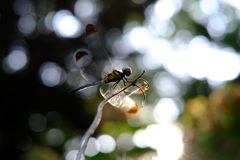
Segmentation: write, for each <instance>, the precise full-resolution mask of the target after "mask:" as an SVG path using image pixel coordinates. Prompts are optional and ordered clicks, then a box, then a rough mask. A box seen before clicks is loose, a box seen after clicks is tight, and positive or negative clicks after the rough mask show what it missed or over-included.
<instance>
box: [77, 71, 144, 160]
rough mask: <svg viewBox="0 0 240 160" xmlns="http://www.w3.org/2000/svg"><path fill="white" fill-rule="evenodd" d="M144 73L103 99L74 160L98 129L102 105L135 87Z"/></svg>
mask: <svg viewBox="0 0 240 160" xmlns="http://www.w3.org/2000/svg"><path fill="white" fill-rule="evenodd" d="M144 73H145V70H144V71H143V72H142V73H141V74H140V75H139V76H138V77H137V78H136V79H134V80H133V81H132V82H131V83H130V84H129V85H128V86H126V87H124V88H123V89H121V90H119V91H118V92H116V93H113V94H112V95H111V96H109V97H108V98H106V99H104V100H103V101H102V102H101V103H100V104H99V105H98V111H97V114H96V116H95V118H94V120H93V122H92V124H91V126H90V127H89V128H88V130H87V132H86V133H85V134H84V136H83V137H82V139H81V141H80V147H79V149H78V154H77V158H76V160H80V159H81V156H82V155H83V154H84V152H85V150H86V147H87V143H88V140H89V138H90V137H91V135H92V134H93V133H94V132H95V130H96V128H97V127H98V125H99V123H100V121H101V118H102V111H103V107H104V105H105V104H106V103H107V102H108V101H109V100H110V99H111V98H113V97H114V96H116V95H118V94H120V93H121V92H123V91H125V90H126V89H128V88H129V87H131V86H135V85H136V83H137V81H138V80H139V78H141V77H142V75H143V74H144Z"/></svg>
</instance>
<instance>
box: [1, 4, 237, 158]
mask: <svg viewBox="0 0 240 160" xmlns="http://www.w3.org/2000/svg"><path fill="white" fill-rule="evenodd" d="M239 19H240V2H238V1H230V0H229V1H227V0H223V1H218V0H210V1H209V0H201V1H194V0H159V1H153V0H78V1H75V0H68V1H64V0H43V1H36V0H13V1H6V0H3V1H1V2H0V63H1V68H0V80H1V83H0V86H1V87H0V89H1V98H0V106H1V107H0V127H1V128H0V150H1V155H0V156H1V158H0V159H2V158H3V157H5V158H4V159H9V160H11V159H13V160H59V159H65V160H73V159H74V157H75V155H76V150H77V149H78V146H79V142H80V139H81V136H82V135H83V134H84V133H85V131H86V130H87V128H88V127H89V126H90V124H91V122H92V120H93V118H94V116H95V113H96V111H97V106H98V104H99V103H100V102H101V101H102V100H103V98H102V96H101V95H100V94H99V92H98V87H93V88H89V89H87V90H84V91H82V92H81V93H77V94H75V95H69V94H68V91H69V90H71V89H73V88H76V87H78V86H80V85H83V84H85V83H88V82H86V81H85V80H84V79H83V78H82V77H81V75H80V73H79V70H78V69H77V67H76V66H75V64H74V63H73V58H72V57H73V53H74V52H75V51H76V50H77V49H78V48H81V47H86V43H85V42H84V38H83V37H84V36H83V35H84V31H85V26H86V25H87V24H89V23H91V24H94V25H96V26H97V27H98V28H99V31H100V35H101V39H102V43H103V46H104V47H105V48H106V50H107V52H108V54H109V55H110V57H111V58H112V61H113V64H114V67H115V68H116V69H121V68H122V67H124V66H129V67H131V68H132V70H133V74H132V75H131V78H135V77H137V76H138V75H139V74H140V73H141V72H142V70H144V69H145V70H146V73H145V75H144V76H143V78H145V79H146V80H148V82H149V84H150V89H149V90H148V91H146V95H147V99H146V104H145V106H144V107H143V108H139V111H138V113H136V114H134V115H130V114H125V113H124V112H122V111H121V110H119V109H118V108H115V107H113V106H111V105H109V104H107V105H106V107H105V108H104V112H103V119H102V121H101V123H100V125H99V127H98V129H97V130H96V132H95V133H94V135H93V137H92V138H91V141H90V142H91V143H90V144H89V147H88V148H87V151H86V156H85V159H86V160H94V159H106V160H108V159H109V160H115V159H117V160H120V159H124V160H133V159H134V160H135V159H136V160H156V159H161V160H162V159H163V160H175V159H182V160H186V159H189V160H192V159H199V160H202V159H204V160H206V159H207V160H215V159H223V160H225V159H226V160H227V159H240V148H239V146H240V135H239V132H240V81H239V71H240V57H239V46H240V34H239ZM132 98H133V100H134V101H135V102H136V103H137V104H138V105H139V106H141V103H142V101H143V97H142V95H133V96H132Z"/></svg>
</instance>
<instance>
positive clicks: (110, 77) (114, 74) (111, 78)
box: [103, 70, 124, 83]
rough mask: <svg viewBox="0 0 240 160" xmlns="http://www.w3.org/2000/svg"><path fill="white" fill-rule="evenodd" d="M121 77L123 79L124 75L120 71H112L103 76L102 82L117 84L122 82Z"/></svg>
mask: <svg viewBox="0 0 240 160" xmlns="http://www.w3.org/2000/svg"><path fill="white" fill-rule="evenodd" d="M123 77H124V74H123V73H122V72H121V71H118V70H112V71H111V72H110V73H108V74H107V75H105V76H104V79H103V82H106V83H109V82H117V81H120V80H122V79H123Z"/></svg>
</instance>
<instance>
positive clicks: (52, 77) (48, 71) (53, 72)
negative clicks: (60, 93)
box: [39, 62, 66, 87]
mask: <svg viewBox="0 0 240 160" xmlns="http://www.w3.org/2000/svg"><path fill="white" fill-rule="evenodd" d="M39 76H40V79H41V81H42V83H43V84H44V85H46V86H48V87H54V86H56V85H59V84H61V83H62V82H63V81H65V79H66V74H65V71H64V70H63V69H62V68H61V67H60V66H58V65H57V64H56V63H54V62H45V63H43V64H42V65H41V67H40V69H39Z"/></svg>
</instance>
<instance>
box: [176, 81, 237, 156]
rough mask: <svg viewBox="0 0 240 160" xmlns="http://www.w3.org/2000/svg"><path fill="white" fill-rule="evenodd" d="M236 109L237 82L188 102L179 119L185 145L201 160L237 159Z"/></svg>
mask: <svg viewBox="0 0 240 160" xmlns="http://www.w3.org/2000/svg"><path fill="white" fill-rule="evenodd" d="M239 107H240V83H239V81H238V82H237V81H233V82H229V83H228V84H227V85H226V86H225V87H224V88H222V89H217V90H214V91H212V92H211V93H210V94H209V96H203V95H200V96H196V97H195V98H191V99H189V100H188V101H187V103H186V109H185V112H184V114H183V115H182V116H181V118H180V121H181V122H182V123H183V124H184V126H185V129H186V134H185V138H184V143H185V145H186V146H192V147H193V149H192V152H194V153H198V154H199V155H202V156H205V158H204V159H212V158H214V159H239V158H240V154H239V147H238V146H239V145H240V137H239V131H240V123H239V122H240V112H239V109H240V108H239ZM188 152H189V151H188Z"/></svg>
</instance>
